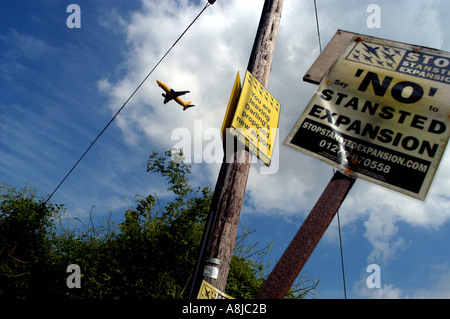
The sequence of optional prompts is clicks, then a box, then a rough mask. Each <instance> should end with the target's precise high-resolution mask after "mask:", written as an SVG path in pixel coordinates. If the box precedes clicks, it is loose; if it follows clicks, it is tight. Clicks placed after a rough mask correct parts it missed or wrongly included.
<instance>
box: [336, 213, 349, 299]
mask: <svg viewBox="0 0 450 319" xmlns="http://www.w3.org/2000/svg"><path fill="white" fill-rule="evenodd" d="M337 220H338V229H339V246H340V247H341V266H342V281H343V282H344V298H345V299H347V288H346V287H345V269H344V253H343V251H342V237H341V221H340V218H339V209H338V211H337Z"/></svg>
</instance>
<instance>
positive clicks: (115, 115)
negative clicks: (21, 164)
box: [43, 0, 215, 204]
mask: <svg viewBox="0 0 450 319" xmlns="http://www.w3.org/2000/svg"><path fill="white" fill-rule="evenodd" d="M214 2H215V0H208V3H206V5H205V7H204V8H203V9H202V10H201V11H200V13H199V14H198V15H197V16H196V17H195V19H194V20H193V21H192V22H191V24H189V26H188V27H187V28H186V29H185V30H184V31H183V33H182V34H181V35H180V36H179V37H178V39H177V40H176V41H175V42H174V43H173V44H172V46H171V47H170V48H169V50H167V52H166V53H165V54H164V55H163V57H162V58H161V59H160V60H159V61H158V63H156V65H155V66H154V67H153V69H151V71H150V72H149V73H148V74H147V76H146V77H145V78H144V79H143V80H142V81H141V83H139V85H138V86H137V88H136V89H135V90H134V91H133V93H131V95H130V96H129V97H128V99H127V100H126V101H125V103H123V105H122V107H121V108H120V109H119V110H118V111H117V112H116V114H114V116H113V117H112V119H111V120H110V121H109V122H108V124H106V126H105V127H104V128H103V130H101V132H100V133H99V134H98V135H97V137H96V138H95V139H94V141H93V142H92V143H91V144H90V145H89V146H88V148H87V149H86V150H85V151H84V153H83V155H81V157H80V158H79V159H78V161H77V162H76V163H75V165H73V166H72V168H71V169H70V171H69V172H68V173H67V174H66V176H64V178H63V179H62V180H61V182H60V183H59V184H58V186H56V188H55V190H54V191H53V192H52V193H51V194H50V195H49V196H48V197H47V199H46V200H45V202H43V204H46V203H47V202H48V201H49V200H50V199H51V198H52V196H53V195H54V194H55V193H56V191H57V190H58V189H59V187H61V185H62V184H63V183H64V182H65V181H66V179H67V178H68V177H69V175H70V174H72V172H73V171H74V169H75V168H76V167H77V165H78V164H79V163H80V162H81V160H82V159H83V158H84V156H86V154H87V153H88V152H89V150H90V149H91V148H92V146H94V144H95V143H96V142H97V140H98V139H99V138H100V136H102V134H103V133H104V132H105V131H106V129H107V128H108V127H109V125H111V123H112V122H113V121H114V120H115V119H116V117H117V116H118V115H119V113H120V112H121V111H122V110H123V108H124V107H125V106H126V105H127V103H128V102H129V101H130V100H131V98H132V97H133V96H134V95H135V94H136V92H137V91H138V90H139V89H140V88H141V86H142V85H143V84H144V82H145V81H146V80H147V79H148V78H149V76H150V75H151V74H152V73H153V71H155V69H156V68H157V67H158V66H159V64H160V63H161V62H162V61H163V60H164V58H165V57H166V56H167V55H168V54H169V52H170V51H171V50H172V49H173V48H174V47H175V45H177V43H178V42H179V41H180V40H181V38H182V37H183V36H184V35H185V33H186V32H187V31H188V30H189V28H190V27H191V26H192V25H193V24H194V23H195V21H197V19H198V18H199V17H200V16H201V15H202V13H203V12H204V11H205V10H206V9H207V8H208V7H209V6H210V5H212V4H214Z"/></svg>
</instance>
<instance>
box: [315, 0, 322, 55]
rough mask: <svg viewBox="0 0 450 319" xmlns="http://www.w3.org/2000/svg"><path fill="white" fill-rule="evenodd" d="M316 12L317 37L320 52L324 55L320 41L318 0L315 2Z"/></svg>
mask: <svg viewBox="0 0 450 319" xmlns="http://www.w3.org/2000/svg"><path fill="white" fill-rule="evenodd" d="M314 12H315V14H316V25H317V37H318V39H319V50H320V53H322V41H321V40H320V27H319V15H318V14H317V4H316V0H314Z"/></svg>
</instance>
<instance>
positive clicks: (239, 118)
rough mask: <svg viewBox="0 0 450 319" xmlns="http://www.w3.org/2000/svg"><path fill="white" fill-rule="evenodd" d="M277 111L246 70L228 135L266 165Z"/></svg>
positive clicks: (264, 91) (273, 100)
mask: <svg viewBox="0 0 450 319" xmlns="http://www.w3.org/2000/svg"><path fill="white" fill-rule="evenodd" d="M280 109H281V105H280V103H279V102H278V101H277V100H276V99H275V98H274V97H273V96H272V95H271V94H270V93H269V91H268V90H267V89H266V88H265V87H264V86H263V85H262V84H261V83H260V82H259V81H258V80H257V79H256V78H255V77H254V76H253V75H252V74H251V73H250V72H248V71H247V73H246V74H245V79H244V85H243V87H242V91H241V95H240V98H239V102H238V105H237V107H236V112H235V113H234V117H233V120H232V122H231V125H230V132H231V133H232V134H233V135H234V136H236V137H237V138H238V140H239V141H240V142H242V143H244V144H245V147H246V148H248V150H249V151H250V152H252V153H253V154H255V155H256V156H257V157H258V158H259V159H260V160H261V161H262V162H263V163H264V164H265V165H266V166H270V162H271V159H272V153H273V147H274V144H275V138H276V134H277V131H278V121H279V118H280Z"/></svg>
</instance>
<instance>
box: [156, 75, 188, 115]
mask: <svg viewBox="0 0 450 319" xmlns="http://www.w3.org/2000/svg"><path fill="white" fill-rule="evenodd" d="M156 83H158V85H159V87H160V88H161V89H163V90H164V92H166V93H165V94H164V93H163V94H162V96H164V104H167V103H168V102H169V101H170V100H174V101H175V102H177V103H178V104H180V105H181V106H182V107H183V111H186V110H187V109H188V108H190V107H193V106H194V105H193V104H191V101H189V102H185V101H183V100H182V99H180V95H183V94H186V93H189V91H174V90H173V89H169V87H168V86H167V85H165V84H164V83H163V82H161V81H158V80H156Z"/></svg>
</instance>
